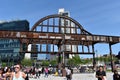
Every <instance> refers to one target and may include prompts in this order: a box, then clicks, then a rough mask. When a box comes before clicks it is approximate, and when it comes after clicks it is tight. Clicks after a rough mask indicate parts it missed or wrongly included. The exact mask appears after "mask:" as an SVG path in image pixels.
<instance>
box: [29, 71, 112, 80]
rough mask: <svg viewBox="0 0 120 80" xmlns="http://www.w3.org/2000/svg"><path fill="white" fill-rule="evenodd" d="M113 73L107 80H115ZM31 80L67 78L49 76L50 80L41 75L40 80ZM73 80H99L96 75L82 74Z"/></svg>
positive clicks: (61, 79) (64, 79)
mask: <svg viewBox="0 0 120 80" xmlns="http://www.w3.org/2000/svg"><path fill="white" fill-rule="evenodd" d="M112 76H113V73H111V72H109V73H107V80H113V78H112ZM30 80H67V79H66V78H65V77H59V76H53V75H49V76H48V78H46V77H44V75H41V77H40V78H39V79H33V78H30ZM72 80H97V79H96V78H95V73H80V74H73V79H72Z"/></svg>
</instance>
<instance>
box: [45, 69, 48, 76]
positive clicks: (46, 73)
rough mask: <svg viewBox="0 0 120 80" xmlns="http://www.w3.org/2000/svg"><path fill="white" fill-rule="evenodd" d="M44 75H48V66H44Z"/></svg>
mask: <svg viewBox="0 0 120 80" xmlns="http://www.w3.org/2000/svg"><path fill="white" fill-rule="evenodd" d="M45 77H48V68H47V67H46V68H45Z"/></svg>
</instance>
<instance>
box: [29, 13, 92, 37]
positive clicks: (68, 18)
mask: <svg viewBox="0 0 120 80" xmlns="http://www.w3.org/2000/svg"><path fill="white" fill-rule="evenodd" d="M50 19H53V21H52V25H50V24H51V23H50V21H49V20H50ZM55 19H58V21H57V23H58V24H57V25H56V23H55V22H56V21H55ZM61 19H63V20H64V21H63V22H66V21H67V20H68V22H69V23H70V24H69V28H73V27H72V26H71V22H73V23H74V24H75V26H77V27H78V28H79V29H80V30H81V34H89V35H91V33H90V32H88V31H86V30H85V29H84V28H83V27H82V26H81V25H80V24H79V22H77V21H76V20H74V19H72V18H71V17H68V16H62V15H59V14H55V15H49V16H46V17H43V18H42V19H40V20H38V21H37V22H36V23H35V24H34V26H33V27H32V29H31V31H36V28H37V27H38V26H43V27H46V26H47V27H59V29H60V28H61V27H63V28H66V27H67V26H66V23H64V25H63V26H62V25H61V21H62V20H61ZM46 20H47V23H46V24H43V22H44V21H46ZM77 27H76V28H77ZM41 32H44V31H41ZM47 32H48V31H47ZM53 32H54V31H53ZM59 33H60V32H59Z"/></svg>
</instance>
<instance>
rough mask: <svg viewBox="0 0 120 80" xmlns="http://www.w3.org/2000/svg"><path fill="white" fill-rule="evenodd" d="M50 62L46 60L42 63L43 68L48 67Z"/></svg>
mask: <svg viewBox="0 0 120 80" xmlns="http://www.w3.org/2000/svg"><path fill="white" fill-rule="evenodd" d="M49 64H50V62H49V61H47V60H44V61H42V65H43V66H49Z"/></svg>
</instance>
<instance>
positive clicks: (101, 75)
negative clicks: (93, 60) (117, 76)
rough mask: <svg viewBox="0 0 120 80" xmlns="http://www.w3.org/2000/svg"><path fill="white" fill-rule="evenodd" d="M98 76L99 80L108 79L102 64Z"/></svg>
mask: <svg viewBox="0 0 120 80" xmlns="http://www.w3.org/2000/svg"><path fill="white" fill-rule="evenodd" d="M96 78H98V80H106V72H105V71H104V70H103V67H102V66H100V67H99V69H98V71H96Z"/></svg>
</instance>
